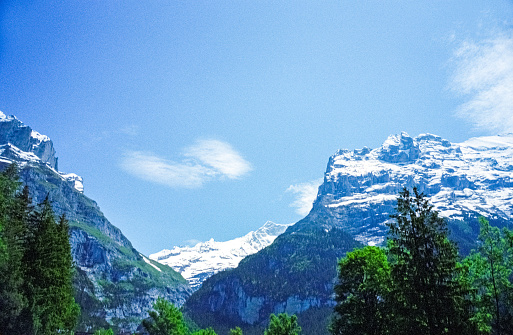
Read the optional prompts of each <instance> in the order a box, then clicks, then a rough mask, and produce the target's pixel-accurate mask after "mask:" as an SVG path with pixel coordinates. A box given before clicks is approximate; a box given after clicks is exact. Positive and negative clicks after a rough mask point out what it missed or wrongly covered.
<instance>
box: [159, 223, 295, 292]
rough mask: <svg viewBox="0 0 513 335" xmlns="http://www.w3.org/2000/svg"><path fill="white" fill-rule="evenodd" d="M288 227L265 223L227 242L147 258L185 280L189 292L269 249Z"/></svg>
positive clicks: (202, 244) (163, 251)
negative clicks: (172, 270)
mask: <svg viewBox="0 0 513 335" xmlns="http://www.w3.org/2000/svg"><path fill="white" fill-rule="evenodd" d="M288 227H289V225H284V224H278V223H274V222H271V221H267V222H266V223H265V224H264V225H263V226H262V227H260V228H259V229H257V230H256V231H252V232H249V233H248V234H246V235H245V236H242V237H238V238H235V239H233V240H230V241H225V242H216V241H214V239H210V240H209V241H207V242H200V243H198V244H196V245H195V246H193V247H187V246H186V247H174V248H173V249H171V250H167V249H164V250H162V251H160V252H157V253H154V254H151V255H150V256H149V257H150V259H153V260H155V261H157V262H160V263H162V264H166V265H169V266H170V267H172V268H173V269H174V270H175V271H178V272H180V274H181V275H182V276H183V277H184V278H185V279H187V281H188V282H189V285H190V286H191V287H192V289H193V290H197V289H198V288H199V287H200V286H201V284H202V283H203V281H205V280H206V279H207V278H208V277H210V276H212V275H213V274H215V273H217V272H219V271H223V270H226V269H231V268H235V267H237V265H239V262H240V261H241V260H242V259H243V258H244V257H246V256H248V255H252V254H254V253H256V252H257V251H259V250H261V249H263V248H265V247H267V246H268V245H270V244H271V243H272V242H273V241H274V240H275V239H276V237H278V235H280V234H282V233H283V232H285V230H286V229H287V228H288Z"/></svg>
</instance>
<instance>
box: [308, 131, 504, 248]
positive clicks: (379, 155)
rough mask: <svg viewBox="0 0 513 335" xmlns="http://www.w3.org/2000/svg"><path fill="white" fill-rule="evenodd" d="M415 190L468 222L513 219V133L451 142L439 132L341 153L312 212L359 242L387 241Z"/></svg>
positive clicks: (394, 138)
mask: <svg viewBox="0 0 513 335" xmlns="http://www.w3.org/2000/svg"><path fill="white" fill-rule="evenodd" d="M413 186H417V187H418V188H419V190H420V191H422V192H424V193H425V194H426V195H427V196H429V197H430V202H431V203H432V204H433V205H434V206H435V209H437V210H438V211H440V214H441V215H442V216H445V217H447V218H450V219H454V220H462V221H463V220H464V219H465V216H466V215H469V214H470V215H477V214H478V215H484V216H487V217H489V218H495V219H504V220H511V218H512V216H513V134H508V135H501V136H486V137H476V138H472V139H470V140H468V141H465V142H463V143H450V142H449V141H447V140H444V139H442V138H441V137H439V136H436V135H431V134H421V135H419V136H418V137H416V138H412V137H410V136H409V135H408V134H406V133H402V134H400V135H392V136H390V137H389V138H388V139H387V140H386V141H385V142H384V143H383V145H382V146H381V147H379V148H377V149H373V150H371V149H368V148H363V149H360V150H353V151H350V150H339V151H338V152H337V153H336V154H335V155H333V156H332V157H331V158H330V160H329V162H328V167H327V170H326V173H325V176H324V183H323V184H322V185H321V186H320V187H319V192H318V196H317V200H316V201H315V204H314V208H313V209H312V213H315V212H323V213H328V217H331V218H333V219H332V220H331V221H332V222H331V223H332V224H334V225H335V226H340V227H343V228H345V229H346V230H348V231H350V232H351V233H353V234H354V235H355V236H356V238H357V239H358V240H360V241H362V242H365V243H369V244H376V243H380V242H382V241H383V238H384V235H385V233H386V230H387V228H386V222H387V221H388V220H390V218H389V214H391V213H392V212H393V210H394V206H395V201H396V199H397V195H398V192H399V191H400V190H401V189H402V188H403V187H408V188H411V187H413ZM355 218H358V220H356V221H355ZM355 222H357V223H358V224H355Z"/></svg>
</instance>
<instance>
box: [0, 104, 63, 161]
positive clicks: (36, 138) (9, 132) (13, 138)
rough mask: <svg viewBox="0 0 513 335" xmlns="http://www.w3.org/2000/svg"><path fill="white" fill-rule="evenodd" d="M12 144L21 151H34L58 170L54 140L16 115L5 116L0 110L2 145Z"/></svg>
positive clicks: (0, 137) (0, 142)
mask: <svg viewBox="0 0 513 335" xmlns="http://www.w3.org/2000/svg"><path fill="white" fill-rule="evenodd" d="M8 143H10V144H12V145H13V146H15V147H17V148H18V149H20V150H21V151H24V152H27V153H33V154H34V155H35V156H37V157H39V158H40V159H41V161H42V162H43V163H45V164H48V165H49V166H50V167H51V168H52V169H54V170H58V166H57V157H55V149H54V147H53V142H52V141H51V140H50V138H48V136H45V135H41V134H39V133H38V132H36V131H34V130H32V128H30V127H29V126H26V125H24V124H23V123H22V122H21V121H20V120H18V119H17V118H16V117H15V116H13V115H11V116H5V114H3V113H2V112H0V145H2V144H8Z"/></svg>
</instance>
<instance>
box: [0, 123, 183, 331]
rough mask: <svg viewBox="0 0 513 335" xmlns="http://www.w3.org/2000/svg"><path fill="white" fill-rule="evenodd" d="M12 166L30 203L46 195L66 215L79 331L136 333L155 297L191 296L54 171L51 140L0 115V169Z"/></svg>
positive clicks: (70, 179) (176, 299)
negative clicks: (74, 269)
mask: <svg viewBox="0 0 513 335" xmlns="http://www.w3.org/2000/svg"><path fill="white" fill-rule="evenodd" d="M18 145H19V146H18ZM12 162H17V164H18V166H19V168H20V177H21V179H22V181H23V183H24V184H26V185H28V186H29V188H30V194H31V196H32V199H33V201H34V202H35V203H40V202H42V201H43V200H44V198H45V197H46V196H47V195H48V196H49V198H50V200H51V202H52V205H53V208H54V211H55V213H56V215H61V214H65V215H66V217H67V219H68V220H69V221H70V227H71V234H70V235H71V236H70V242H71V247H72V254H73V260H74V261H75V263H76V264H77V276H76V278H75V283H74V285H75V289H76V299H77V301H78V302H79V304H80V305H81V308H82V316H81V324H80V327H79V330H87V329H89V328H91V327H92V326H94V327H96V328H98V327H99V326H103V327H110V326H113V327H114V329H118V330H124V331H135V329H136V328H137V326H138V325H139V323H140V321H141V319H142V318H145V317H147V311H148V310H150V309H151V307H152V304H153V302H154V301H155V300H156V298H157V297H158V296H163V297H165V298H166V299H168V300H169V301H171V302H173V303H174V304H176V305H178V306H181V305H182V304H183V303H184V302H185V300H186V298H187V297H188V296H189V295H190V294H191V292H192V290H191V288H190V286H189V285H188V284H187V282H186V281H185V279H184V278H183V277H182V276H181V275H180V274H179V273H177V272H175V271H174V270H172V269H171V268H170V267H168V266H166V265H163V264H159V263H157V262H153V261H151V260H149V259H147V258H146V257H144V256H143V255H141V254H140V253H139V252H137V250H135V249H134V248H133V247H132V244H131V243H130V241H129V240H128V239H127V238H126V237H125V236H124V235H123V234H122V232H121V231H120V230H119V229H118V228H116V227H114V226H113V225H112V224H111V223H110V222H109V221H108V220H107V219H106V218H105V216H104V215H103V213H102V212H101V210H100V208H99V207H98V205H97V204H96V203H95V202H94V201H93V200H91V199H89V198H88V197H87V196H85V195H84V194H83V192H82V191H83V186H82V178H80V177H79V176H77V175H75V174H65V173H61V172H58V171H57V158H56V157H55V150H54V149H53V143H52V141H51V140H50V139H49V138H48V137H46V136H44V135H40V134H39V133H37V132H35V131H33V130H31V129H30V127H28V126H25V125H23V123H21V122H20V121H19V120H17V119H16V118H15V117H13V116H10V117H6V116H5V115H3V114H1V115H0V167H1V168H4V167H5V166H7V165H8V164H11V163H12Z"/></svg>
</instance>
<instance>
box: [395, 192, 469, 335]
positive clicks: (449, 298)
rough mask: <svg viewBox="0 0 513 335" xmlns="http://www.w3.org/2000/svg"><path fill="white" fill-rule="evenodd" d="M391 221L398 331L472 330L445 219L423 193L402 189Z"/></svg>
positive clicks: (424, 332)
mask: <svg viewBox="0 0 513 335" xmlns="http://www.w3.org/2000/svg"><path fill="white" fill-rule="evenodd" d="M392 217H393V218H395V219H396V220H395V221H394V222H392V223H390V224H389V228H390V230H389V234H388V239H389V255H390V257H391V260H392V264H391V273H392V279H393V282H394V288H393V292H392V294H393V295H394V297H395V300H394V314H395V315H394V317H395V321H396V323H397V324H398V330H397V331H398V332H400V333H404V334H431V335H440V334H466V333H471V332H473V331H474V329H473V324H472V323H471V322H470V321H469V318H470V310H469V306H468V303H467V301H466V300H465V299H464V297H465V296H466V295H467V294H466V292H464V287H463V285H462V284H461V283H460V282H459V281H458V273H457V260H458V252H457V248H456V246H455V245H454V243H452V242H451V241H449V239H448V230H447V223H446V222H445V220H444V219H443V218H441V217H439V216H438V212H436V211H433V206H432V205H430V204H429V203H428V200H427V199H426V198H425V196H424V195H423V194H421V193H419V192H418V191H417V189H416V188H414V189H413V196H412V195H411V194H410V192H409V191H408V190H406V189H404V190H403V191H402V192H401V193H400V195H399V198H398V200H397V213H396V214H394V215H392Z"/></svg>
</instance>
